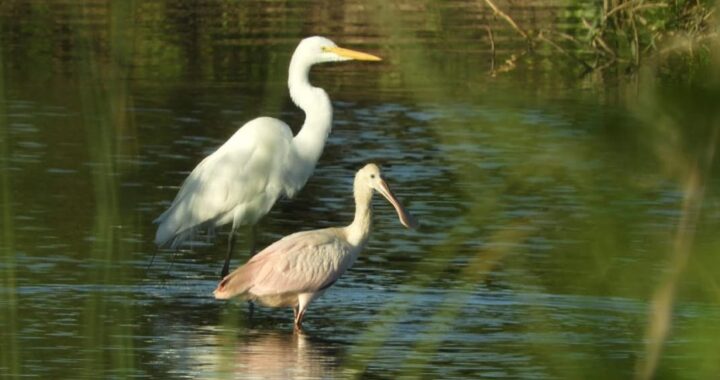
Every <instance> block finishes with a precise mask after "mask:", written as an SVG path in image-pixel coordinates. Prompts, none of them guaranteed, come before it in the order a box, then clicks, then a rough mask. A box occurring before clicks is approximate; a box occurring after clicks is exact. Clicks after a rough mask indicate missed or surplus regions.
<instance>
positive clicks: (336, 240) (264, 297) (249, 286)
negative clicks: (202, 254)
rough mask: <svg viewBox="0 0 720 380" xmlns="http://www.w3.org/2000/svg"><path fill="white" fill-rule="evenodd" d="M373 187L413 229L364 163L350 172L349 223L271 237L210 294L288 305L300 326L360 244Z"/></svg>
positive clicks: (371, 166)
mask: <svg viewBox="0 0 720 380" xmlns="http://www.w3.org/2000/svg"><path fill="white" fill-rule="evenodd" d="M373 190H374V191H377V192H378V193H380V194H382V195H383V196H384V197H385V198H386V199H387V200H388V201H389V202H390V203H391V204H392V205H393V206H394V207H395V210H396V211H397V214H398V217H399V218H400V223H402V224H403V225H404V226H405V227H408V228H415V225H416V222H415V220H414V219H413V218H412V216H411V215H410V214H408V213H407V212H406V211H405V209H403V207H402V206H401V205H400V202H398V200H397V199H396V198H395V196H394V195H393V193H392V192H391V191H390V188H389V187H388V186H387V184H386V183H385V181H384V180H383V178H382V176H381V173H380V168H378V167H377V165H375V164H368V165H365V167H363V168H362V169H360V170H359V171H358V173H357V174H356V175H355V183H354V186H353V192H354V194H355V219H354V220H353V222H352V223H351V224H350V225H349V226H346V227H342V228H337V227H332V228H324V229H320V230H313V231H303V232H297V233H294V234H292V235H289V236H286V237H284V238H282V239H280V240H278V241H276V242H275V243H273V244H272V245H270V246H269V247H267V248H265V249H264V250H262V251H260V252H259V253H258V254H257V255H255V256H253V257H252V258H251V259H250V260H249V261H248V262H247V263H246V264H245V265H243V266H241V267H239V268H238V269H236V270H234V271H233V272H232V273H230V274H229V275H227V277H225V278H224V279H223V280H222V281H221V282H220V284H219V285H218V287H217V289H215V292H214V295H215V298H218V299H228V298H232V297H235V296H238V297H240V298H243V299H246V300H249V301H259V302H260V303H262V304H264V305H266V306H271V307H287V306H290V307H292V308H293V311H294V312H295V328H297V329H300V328H301V327H302V326H301V325H302V319H303V316H304V315H305V311H306V310H307V307H308V305H309V304H310V302H312V300H314V299H315V298H318V297H319V296H321V295H322V294H323V293H324V292H325V290H326V289H327V288H329V287H330V286H332V285H333V284H334V283H335V281H337V280H338V278H339V277H340V276H341V275H342V274H343V273H345V271H346V270H347V269H348V268H350V267H351V266H352V265H353V263H354V262H355V259H356V258H357V256H358V254H359V253H360V252H361V251H362V250H363V248H364V247H365V244H366V243H367V240H368V237H369V235H370V226H371V223H372V203H371V201H372V195H373Z"/></svg>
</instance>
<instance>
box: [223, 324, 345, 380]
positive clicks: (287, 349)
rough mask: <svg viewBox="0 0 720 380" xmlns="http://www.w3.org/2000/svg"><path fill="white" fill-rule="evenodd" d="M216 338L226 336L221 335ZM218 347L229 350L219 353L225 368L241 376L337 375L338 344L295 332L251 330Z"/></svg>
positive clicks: (295, 377)
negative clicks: (232, 341)
mask: <svg viewBox="0 0 720 380" xmlns="http://www.w3.org/2000/svg"><path fill="white" fill-rule="evenodd" d="M217 338H219V339H223V338H227V337H225V336H222V335H218V336H217ZM233 339H236V341H235V342H234V344H232V343H231V342H227V341H223V342H218V344H217V345H215V347H217V348H218V349H222V350H229V351H228V352H225V353H224V354H222V355H220V356H219V357H218V359H219V358H222V362H221V363H217V364H218V367H219V368H222V372H224V373H227V372H229V373H228V374H229V375H231V377H233V378H238V379H302V378H305V379H321V378H336V377H337V376H336V375H337V374H338V357H340V356H341V355H339V354H338V351H339V347H338V346H337V344H335V343H331V342H326V341H323V340H321V339H318V338H311V337H310V336H308V335H307V334H306V333H304V332H301V331H298V332H296V333H294V334H286V333H276V332H269V331H262V332H258V331H248V332H247V334H246V335H245V334H244V335H242V336H238V337H233Z"/></svg>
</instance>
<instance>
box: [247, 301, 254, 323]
mask: <svg viewBox="0 0 720 380" xmlns="http://www.w3.org/2000/svg"><path fill="white" fill-rule="evenodd" d="M247 302H248V315H249V318H251V319H252V316H253V313H254V312H255V303H253V301H247Z"/></svg>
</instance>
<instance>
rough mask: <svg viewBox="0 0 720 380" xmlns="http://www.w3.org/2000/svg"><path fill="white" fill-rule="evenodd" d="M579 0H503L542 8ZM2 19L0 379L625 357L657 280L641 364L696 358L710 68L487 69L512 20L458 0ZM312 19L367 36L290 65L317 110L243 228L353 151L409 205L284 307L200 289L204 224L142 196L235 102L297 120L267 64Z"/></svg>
mask: <svg viewBox="0 0 720 380" xmlns="http://www.w3.org/2000/svg"><path fill="white" fill-rule="evenodd" d="M500 4H502V3H500ZM591 10H592V8H591V7H590V8H585V7H576V6H574V5H573V4H572V3H564V2H563V3H542V4H541V3H537V4H535V5H533V6H525V7H520V6H514V7H511V11H512V14H513V15H515V17H516V19H517V20H518V22H522V23H524V24H523V25H525V26H527V27H528V28H530V27H536V28H541V27H547V28H556V29H558V30H561V31H566V32H572V30H573V29H572V23H573V22H574V21H576V19H577V16H578V15H583V14H586V13H587V12H591ZM0 24H1V25H2V29H1V31H2V32H1V33H0V57H2V60H0V74H2V76H0V183H1V184H2V186H1V187H0V194H2V198H1V199H0V204H2V238H1V239H2V240H1V242H0V249H2V256H1V257H2V259H1V261H0V272H1V273H2V278H3V282H2V284H0V286H1V287H0V294H2V296H1V297H0V310H1V311H0V315H1V318H2V319H0V352H1V353H0V358H1V359H2V361H1V362H0V373H1V374H2V377H3V378H15V377H31V378H32V377H37V378H233V377H236V378H273V379H274V378H354V377H358V378H359V377H362V378H443V379H450V378H533V379H537V378H541V379H542V378H573V379H579V378H628V377H631V376H633V375H634V374H637V373H639V372H640V370H639V369H638V368H640V367H641V366H642V363H643V362H644V361H645V360H646V359H647V357H648V356H649V354H648V352H650V351H651V350H650V349H649V348H648V347H649V346H652V344H648V345H646V342H648V338H649V337H652V334H650V333H648V332H647V331H648V329H650V327H649V326H652V325H653V323H654V321H657V320H660V319H662V318H661V317H662V316H663V313H661V312H659V311H658V309H656V308H651V304H652V302H653V301H652V300H656V301H657V300H658V299H659V300H662V299H665V298H663V297H664V296H663V295H665V296H666V295H667V294H668V293H664V292H662V291H661V289H663V288H664V286H666V285H667V284H671V285H669V288H670V289H672V291H671V292H670V294H672V295H673V296H674V297H672V299H673V301H674V302H673V303H672V308H671V310H672V313H671V317H670V318H671V328H670V330H669V333H668V335H667V341H666V342H665V343H664V344H663V345H662V347H663V349H662V351H661V357H660V360H659V364H658V368H657V377H659V378H688V379H698V378H714V376H716V375H717V373H718V371H720V364H719V363H720V360H718V355H717V353H718V352H720V346H719V343H718V342H720V339H719V338H720V327H718V326H720V323H719V322H720V290H719V289H720V286H719V284H718V279H719V278H720V260H719V259H718V258H719V257H720V256H718V255H717V253H718V252H720V238H718V233H717V231H718V227H720V196H719V194H718V190H717V189H718V184H720V183H719V182H720V181H718V175H717V174H718V169H717V165H715V164H716V163H717V158H716V155H715V152H714V150H715V147H716V145H717V142H718V138H717V136H718V134H717V132H718V129H719V128H720V124H719V123H718V120H720V117H719V116H720V113H719V111H720V109H719V108H718V107H717V104H718V103H717V100H718V97H717V94H720V92H718V86H717V81H715V82H712V77H711V76H710V77H708V78H709V79H708V80H707V81H705V82H704V83H702V84H700V85H698V84H695V83H694V82H691V83H687V82H682V83H677V82H672V81H664V80H662V76H661V73H659V72H658V71H655V70H654V69H652V68H649V69H645V70H641V71H640V72H639V73H637V74H636V75H632V76H626V75H625V74H624V73H616V72H615V73H604V74H601V75H585V76H583V75H580V74H581V73H580V72H579V71H578V70H576V69H574V68H573V67H572V63H571V62H570V63H567V62H562V61H557V62H554V61H553V58H552V57H550V56H548V55H547V54H545V53H547V52H542V51H538V52H536V54H535V55H534V56H533V58H532V59H529V60H528V61H527V62H525V64H523V65H519V66H518V67H517V68H515V69H514V70H510V71H508V72H506V73H504V74H499V75H496V76H493V75H491V72H492V69H493V63H492V59H493V55H492V53H491V50H490V48H489V41H488V38H487V27H488V26H490V27H491V28H492V29H493V30H494V33H495V43H496V45H497V51H496V54H495V62H496V66H499V65H501V64H502V62H505V60H506V59H507V58H508V57H509V56H510V55H511V54H515V53H517V52H522V51H523V43H522V42H521V41H518V40H517V39H515V38H514V37H515V36H514V35H513V33H514V32H513V31H512V30H511V29H508V28H507V26H506V25H505V24H504V23H503V22H502V21H500V20H498V19H496V18H493V16H492V12H491V11H490V10H489V8H487V7H486V6H485V5H484V4H483V3H482V2H464V1H452V2H435V1H426V2H405V3H398V4H395V5H386V4H385V3H382V2H377V3H375V2H370V3H365V2H352V1H346V2H337V3H336V2H329V1H328V2H291V3H288V4H286V3H285V2H276V1H252V2H230V1H220V2H190V1H188V2H184V1H178V2H170V1H168V2H162V1H151V2H113V3H112V4H109V3H105V2H102V1H97V2H95V1H88V2H82V3H74V2H67V3H65V2H42V1H39V2H24V1H9V2H3V3H2V4H0ZM312 34H323V35H326V36H328V37H330V38H332V39H333V40H334V41H336V42H337V43H338V44H340V45H343V46H347V47H350V48H354V49H358V50H363V51H368V52H371V53H374V54H377V55H380V56H382V57H383V58H384V59H385V60H384V61H383V62H382V63H378V64H373V63H357V62H351V63H343V64H338V65H335V66H332V65H325V66H321V67H317V68H315V69H314V71H313V82H314V83H315V84H316V85H319V86H322V87H323V88H325V89H326V90H327V91H328V93H329V94H330V96H331V98H332V99H333V105H334V107H335V113H334V118H335V122H334V129H333V132H332V134H331V136H330V139H329V141H328V143H327V145H326V147H325V151H324V153H323V156H322V158H321V159H320V162H319V163H318V166H317V170H316V171H315V173H314V175H313V176H312V177H311V179H310V181H309V182H308V184H307V186H306V187H305V188H304V190H303V191H302V192H301V193H300V194H299V195H298V196H297V197H296V198H295V199H293V200H282V201H280V202H279V203H278V204H277V205H276V206H275V208H274V209H273V211H272V212H271V213H270V214H268V215H267V216H266V217H265V218H264V219H263V220H262V221H261V223H260V225H259V231H260V233H259V236H258V240H259V245H261V246H265V245H267V244H269V243H271V242H272V241H274V240H276V239H278V238H280V237H281V236H284V235H287V234H289V233H292V232H295V231H299V230H306V229H314V228H321V227H327V226H337V225H342V224H346V223H348V222H349V221H350V220H351V218H352V215H353V207H352V206H353V205H352V197H351V185H352V178H353V176H354V172H355V171H356V170H357V169H358V168H359V167H361V166H362V165H363V164H364V163H366V162H370V161H373V162H378V163H380V164H381V165H382V167H383V168H384V170H385V172H386V176H387V178H388V180H389V183H390V185H391V186H392V187H393V189H394V190H395V192H396V194H397V195H398V196H399V197H400V198H401V199H403V201H404V203H405V204H406V206H407V207H408V208H409V209H410V210H411V211H412V212H413V213H414V214H415V215H416V216H417V217H419V219H420V220H421V222H422V227H421V228H420V229H419V230H418V231H409V230H406V229H403V228H402V226H401V225H400V224H399V223H398V221H397V219H396V216H395V215H394V213H393V211H392V209H391V208H390V207H389V206H388V205H386V204H385V203H383V202H381V201H376V213H375V226H374V227H375V228H374V232H373V235H372V237H371V240H370V244H369V246H368V247H367V249H366V250H365V252H364V253H363V254H362V255H361V256H360V258H359V259H358V261H357V263H356V264H355V266H354V267H353V268H352V269H351V270H350V271H349V272H348V273H346V274H345V275H344V276H343V278H342V279H341V280H340V281H339V282H338V283H337V284H336V285H335V286H333V287H332V288H331V289H330V290H329V291H328V292H327V293H326V294H325V295H324V296H323V297H322V298H320V299H319V300H317V301H316V302H314V303H313V304H312V305H311V307H310V310H309V311H308V313H307V315H306V319H305V333H304V334H294V333H293V329H292V312H291V311H290V310H289V309H287V310H285V309H268V308H262V307H260V308H256V312H255V314H254V316H253V318H252V319H249V318H248V313H247V308H246V305H245V304H244V303H243V302H229V303H228V302H218V301H216V300H214V299H213V298H212V295H211V292H212V290H213V289H214V288H215V286H216V284H217V280H218V272H219V269H220V267H221V261H222V257H223V254H224V249H225V241H226V240H225V238H226V233H227V229H223V230H221V231H220V234H219V236H216V237H205V236H200V237H199V238H198V241H197V244H196V246H195V248H193V249H192V250H191V251H182V252H178V253H172V252H168V251H158V249H157V248H156V247H155V246H154V245H153V243H152V240H153V236H154V233H155V230H154V226H153V225H152V220H153V219H154V218H155V217H156V216H157V215H159V213H161V212H162V211H163V210H164V209H165V208H166V207H167V205H168V204H169V201H170V200H171V199H172V198H173V197H174V195H175V193H176V191H177V187H178V185H179V184H180V183H181V182H182V180H183V178H184V177H185V176H186V175H187V173H188V172H189V171H190V170H191V169H192V168H193V167H194V166H195V165H196V164H197V163H198V162H199V160H200V159H202V157H204V155H206V154H208V153H210V152H212V151H213V149H215V148H216V147H217V146H219V145H220V144H222V142H223V141H224V140H225V139H227V138H228V137H229V136H230V135H231V134H232V133H233V132H234V131H235V130H236V129H237V128H238V126H239V125H242V123H244V122H245V121H247V120H250V119H252V118H254V117H256V116H259V115H268V116H275V117H279V118H281V119H283V120H285V121H286V122H288V123H289V124H290V125H291V126H293V127H297V126H299V125H301V124H302V118H303V115H302V113H301V112H300V111H299V110H297V109H296V108H295V107H294V106H293V105H292V103H291V102H290V100H289V97H288V95H287V89H286V84H285V83H286V71H287V64H288V61H289V59H290V54H291V52H292V50H293V49H294V46H295V45H296V44H297V42H298V41H299V40H300V39H301V38H302V37H304V36H307V35H312ZM713 83H715V84H713ZM248 233H249V231H248V230H242V231H241V235H240V244H239V246H238V247H237V251H236V258H235V260H234V262H233V264H234V265H239V264H240V263H242V262H244V261H245V260H247V258H248V253H247V250H248V247H249V243H248ZM158 252H159V253H158ZM156 253H157V257H156V259H155V261H154V263H153V265H152V266H150V267H148V265H149V263H150V259H151V257H152V256H153V255H155V254H156ZM650 342H652V340H650Z"/></svg>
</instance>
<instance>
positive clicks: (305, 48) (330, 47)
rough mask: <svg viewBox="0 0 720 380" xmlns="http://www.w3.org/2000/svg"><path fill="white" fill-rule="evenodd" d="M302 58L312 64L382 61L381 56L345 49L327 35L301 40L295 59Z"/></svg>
mask: <svg viewBox="0 0 720 380" xmlns="http://www.w3.org/2000/svg"><path fill="white" fill-rule="evenodd" d="M296 58H297V59H300V60H303V61H306V62H309V63H311V64H315V63H322V62H337V61H349V60H353V59H354V60H358V61H380V60H381V58H380V57H376V56H374V55H372V54H367V53H363V52H359V51H355V50H350V49H344V48H341V47H339V46H337V45H336V44H335V43H334V42H332V41H330V40H329V39H327V38H325V37H320V36H314V37H308V38H305V39H303V40H302V41H300V44H298V47H297V48H296V49H295V53H294V54H293V59H296Z"/></svg>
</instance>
